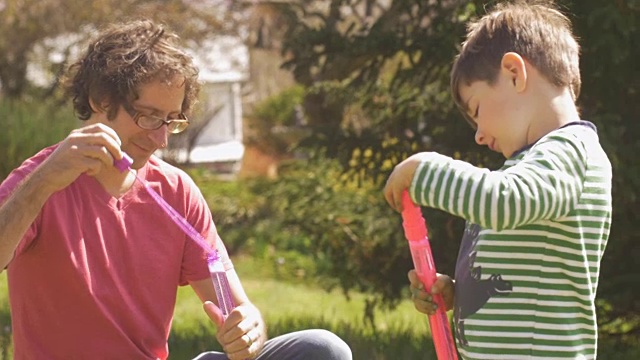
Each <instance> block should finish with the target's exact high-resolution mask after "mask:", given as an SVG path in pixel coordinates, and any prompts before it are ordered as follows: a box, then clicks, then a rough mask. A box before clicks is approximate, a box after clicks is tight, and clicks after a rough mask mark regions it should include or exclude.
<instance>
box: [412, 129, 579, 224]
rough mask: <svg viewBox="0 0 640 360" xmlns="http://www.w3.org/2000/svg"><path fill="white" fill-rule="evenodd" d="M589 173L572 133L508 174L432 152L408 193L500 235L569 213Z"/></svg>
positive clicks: (538, 147)
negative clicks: (501, 231)
mask: <svg viewBox="0 0 640 360" xmlns="http://www.w3.org/2000/svg"><path fill="white" fill-rule="evenodd" d="M585 173H586V149H585V146H584V144H583V143H582V142H581V141H580V140H579V139H577V138H576V136H574V135H572V134H557V135H556V134H554V135H551V136H548V137H546V138H544V139H543V140H541V141H540V142H538V143H537V144H535V145H534V147H533V148H532V149H531V150H530V151H529V152H528V153H527V154H526V155H525V156H524V158H523V159H522V160H521V161H520V162H518V163H517V164H515V165H514V166H512V167H510V168H507V169H506V170H504V171H489V170H487V169H481V168H477V167H475V166H472V165H470V164H468V163H466V162H463V161H458V160H454V159H451V158H449V157H446V156H443V155H440V154H437V153H430V154H429V155H428V158H427V159H425V158H423V159H422V161H421V163H420V164H419V165H418V166H417V168H416V171H415V174H414V176H413V180H412V183H411V186H410V191H409V192H410V194H411V197H412V198H413V200H414V201H415V202H416V203H418V204H421V205H424V206H430V207H433V208H437V209H441V210H444V211H447V212H449V213H451V214H454V215H457V216H460V217H462V218H464V219H466V220H469V221H471V222H473V223H476V224H478V225H480V226H482V227H484V228H491V229H494V230H497V231H500V230H503V229H512V228H515V227H518V226H521V225H524V224H528V223H531V222H535V221H538V220H542V219H555V218H559V217H562V216H564V215H566V214H567V213H569V211H570V210H572V209H573V208H574V207H575V206H576V204H577V203H578V199H579V198H580V196H581V192H582V188H583V184H584V181H585Z"/></svg>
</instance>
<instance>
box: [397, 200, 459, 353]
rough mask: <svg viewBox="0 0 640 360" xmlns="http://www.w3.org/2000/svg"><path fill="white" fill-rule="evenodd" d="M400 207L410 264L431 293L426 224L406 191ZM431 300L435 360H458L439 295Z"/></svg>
mask: <svg viewBox="0 0 640 360" xmlns="http://www.w3.org/2000/svg"><path fill="white" fill-rule="evenodd" d="M402 208H403V210H402V220H403V221H402V227H403V228H404V234H405V237H406V238H407V240H408V242H409V249H410V250H411V258H412V259H413V265H414V267H415V270H416V273H417V274H418V278H419V279H420V281H421V282H422V284H423V285H424V288H425V290H426V291H427V292H429V293H430V292H431V287H432V286H433V284H434V283H435V282H436V279H437V273H436V266H435V263H434V261H433V255H432V253H431V245H430V244H429V237H428V232H427V225H426V222H425V220H424V218H423V217H422V212H421V211H420V207H418V206H416V205H415V204H414V203H413V201H411V197H410V196H409V193H408V192H407V191H406V190H405V191H404V192H403V193H402ZM433 301H434V302H435V303H436V304H437V305H438V308H437V309H436V312H435V313H434V314H433V315H429V327H430V328H431V336H432V337H433V344H434V346H435V349H436V355H437V357H438V360H457V359H458V354H457V352H456V346H455V342H454V340H453V335H452V334H451V327H450V326H449V318H448V317H447V312H446V307H445V303H444V299H443V298H442V294H437V295H433Z"/></svg>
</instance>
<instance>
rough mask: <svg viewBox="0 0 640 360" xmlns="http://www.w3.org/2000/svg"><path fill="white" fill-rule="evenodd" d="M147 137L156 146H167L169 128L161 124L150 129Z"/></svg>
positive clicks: (159, 147) (161, 147)
mask: <svg viewBox="0 0 640 360" xmlns="http://www.w3.org/2000/svg"><path fill="white" fill-rule="evenodd" d="M149 138H150V139H151V140H152V141H153V143H154V144H155V145H156V148H158V149H163V148H165V147H167V143H168V141H169V130H168V129H167V126H166V125H162V126H161V127H160V128H159V129H155V130H151V131H150V132H149Z"/></svg>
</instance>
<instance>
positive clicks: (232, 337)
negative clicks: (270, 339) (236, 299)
mask: <svg viewBox="0 0 640 360" xmlns="http://www.w3.org/2000/svg"><path fill="white" fill-rule="evenodd" d="M203 307H204V310H205V312H206V313H207V315H209V318H210V319H211V320H213V321H214V322H215V323H216V324H217V325H218V334H217V336H216V338H217V339H218V342H219V343H220V345H222V348H223V349H224V352H225V353H226V354H227V356H228V357H229V359H231V360H242V359H253V358H254V357H256V356H257V355H258V354H259V353H260V351H261V350H262V347H263V346H264V343H265V342H266V341H267V333H266V328H265V324H264V320H263V319H262V315H261V314H260V311H259V310H258V309H257V308H256V307H255V306H254V305H253V304H251V303H247V304H243V305H239V306H237V307H236V308H235V309H233V311H231V313H230V314H229V316H228V317H227V319H226V320H224V319H223V316H222V312H221V311H220V309H218V308H217V307H216V306H215V305H214V304H213V303H212V302H210V301H207V302H205V303H204V305H203Z"/></svg>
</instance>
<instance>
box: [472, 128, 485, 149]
mask: <svg viewBox="0 0 640 360" xmlns="http://www.w3.org/2000/svg"><path fill="white" fill-rule="evenodd" d="M475 138H476V143H477V144H478V145H486V137H485V136H484V134H483V133H482V131H480V128H478V130H476V136H475Z"/></svg>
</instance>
